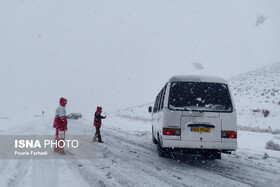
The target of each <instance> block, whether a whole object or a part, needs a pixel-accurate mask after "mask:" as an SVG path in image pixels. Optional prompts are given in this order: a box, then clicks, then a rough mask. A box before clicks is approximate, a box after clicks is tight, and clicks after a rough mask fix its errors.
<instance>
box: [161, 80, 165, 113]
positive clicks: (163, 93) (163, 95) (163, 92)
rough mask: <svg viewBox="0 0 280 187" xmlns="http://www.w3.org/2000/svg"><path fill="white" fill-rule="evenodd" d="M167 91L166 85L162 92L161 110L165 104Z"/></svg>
mask: <svg viewBox="0 0 280 187" xmlns="http://www.w3.org/2000/svg"><path fill="white" fill-rule="evenodd" d="M165 91H166V85H165V86H164V88H163V89H162V90H161V92H162V97H161V102H160V110H161V109H163V103H164V98H165Z"/></svg>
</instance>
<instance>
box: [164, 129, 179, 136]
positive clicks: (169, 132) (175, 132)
mask: <svg viewBox="0 0 280 187" xmlns="http://www.w3.org/2000/svg"><path fill="white" fill-rule="evenodd" d="M162 131H163V135H172V136H180V135H181V129H177V128H176V129H174V128H163V129H162Z"/></svg>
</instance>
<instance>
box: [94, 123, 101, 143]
mask: <svg viewBox="0 0 280 187" xmlns="http://www.w3.org/2000/svg"><path fill="white" fill-rule="evenodd" d="M100 128H101V126H95V130H96V131H95V136H97V138H98V141H101V134H100Z"/></svg>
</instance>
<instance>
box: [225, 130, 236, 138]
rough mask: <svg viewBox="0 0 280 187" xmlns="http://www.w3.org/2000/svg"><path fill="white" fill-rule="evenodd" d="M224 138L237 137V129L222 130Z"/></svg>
mask: <svg viewBox="0 0 280 187" xmlns="http://www.w3.org/2000/svg"><path fill="white" fill-rule="evenodd" d="M221 136H222V138H237V132H236V131H222V132H221Z"/></svg>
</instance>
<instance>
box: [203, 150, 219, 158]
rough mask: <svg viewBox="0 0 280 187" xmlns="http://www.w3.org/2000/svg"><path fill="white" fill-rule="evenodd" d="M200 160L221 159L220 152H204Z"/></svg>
mask: <svg viewBox="0 0 280 187" xmlns="http://www.w3.org/2000/svg"><path fill="white" fill-rule="evenodd" d="M201 158H202V159H221V158H222V156H221V152H220V151H216V152H205V153H202V154H201Z"/></svg>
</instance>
